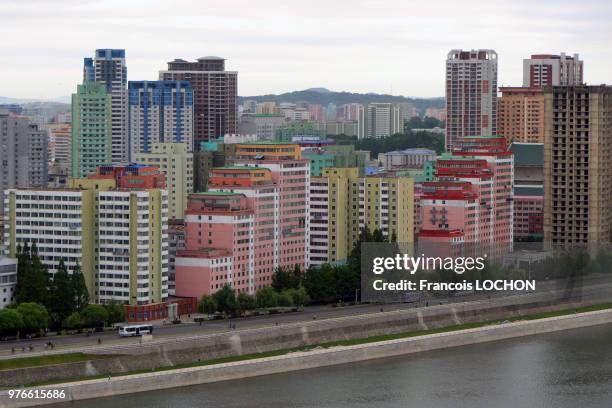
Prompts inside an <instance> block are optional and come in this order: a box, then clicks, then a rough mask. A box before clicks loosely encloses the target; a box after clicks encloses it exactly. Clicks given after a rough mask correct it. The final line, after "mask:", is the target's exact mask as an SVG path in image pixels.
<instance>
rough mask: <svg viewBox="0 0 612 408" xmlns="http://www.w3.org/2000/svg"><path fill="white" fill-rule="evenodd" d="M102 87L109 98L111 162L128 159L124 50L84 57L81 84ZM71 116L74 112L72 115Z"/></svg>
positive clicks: (108, 51)
mask: <svg viewBox="0 0 612 408" xmlns="http://www.w3.org/2000/svg"><path fill="white" fill-rule="evenodd" d="M86 82H97V83H99V84H102V85H104V87H105V88H106V93H107V94H108V95H110V110H111V114H110V121H111V125H110V126H111V130H110V132H111V157H112V163H125V162H126V161H127V160H128V140H129V139H128V111H127V67H126V64H125V50H119V49H98V50H96V52H95V56H94V58H85V59H84V64H83V83H86ZM73 114H74V112H73Z"/></svg>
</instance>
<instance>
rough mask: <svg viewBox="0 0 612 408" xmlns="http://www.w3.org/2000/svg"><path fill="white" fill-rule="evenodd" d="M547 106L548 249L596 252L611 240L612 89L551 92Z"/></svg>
mask: <svg viewBox="0 0 612 408" xmlns="http://www.w3.org/2000/svg"><path fill="white" fill-rule="evenodd" d="M544 104H545V105H544V112H545V120H544V124H545V127H544V244H545V246H546V247H547V248H571V247H577V246H581V247H587V248H588V249H595V248H597V247H598V246H599V245H603V244H606V243H609V242H610V240H611V234H612V207H610V202H612V161H611V160H610V156H611V154H612V87H610V86H570V87H565V86H559V87H547V88H545V91H544Z"/></svg>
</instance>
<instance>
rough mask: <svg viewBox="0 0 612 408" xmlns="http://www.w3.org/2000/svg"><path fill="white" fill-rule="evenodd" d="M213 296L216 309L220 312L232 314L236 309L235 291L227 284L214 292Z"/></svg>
mask: <svg viewBox="0 0 612 408" xmlns="http://www.w3.org/2000/svg"><path fill="white" fill-rule="evenodd" d="M213 298H214V299H215V302H216V303H217V309H218V310H219V311H220V312H222V313H226V314H228V315H233V314H235V313H236V310H238V302H237V301H236V291H235V290H234V289H232V287H231V286H229V285H224V286H223V288H222V289H221V290H219V291H217V292H215V293H214V294H213Z"/></svg>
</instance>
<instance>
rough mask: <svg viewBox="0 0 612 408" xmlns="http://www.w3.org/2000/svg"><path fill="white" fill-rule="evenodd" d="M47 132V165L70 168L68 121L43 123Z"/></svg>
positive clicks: (69, 126) (70, 128) (70, 132)
mask: <svg viewBox="0 0 612 408" xmlns="http://www.w3.org/2000/svg"><path fill="white" fill-rule="evenodd" d="M45 129H46V130H47V131H48V132H49V145H48V152H49V153H48V160H49V167H51V166H58V167H59V168H61V169H65V170H71V169H72V125H71V124H70V123H51V124H48V125H45Z"/></svg>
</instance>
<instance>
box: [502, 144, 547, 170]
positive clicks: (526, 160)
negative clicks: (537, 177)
mask: <svg viewBox="0 0 612 408" xmlns="http://www.w3.org/2000/svg"><path fill="white" fill-rule="evenodd" d="M509 150H510V151H511V152H512V153H514V165H515V166H543V165H544V144H543V143H512V145H510V149H509Z"/></svg>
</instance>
